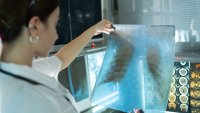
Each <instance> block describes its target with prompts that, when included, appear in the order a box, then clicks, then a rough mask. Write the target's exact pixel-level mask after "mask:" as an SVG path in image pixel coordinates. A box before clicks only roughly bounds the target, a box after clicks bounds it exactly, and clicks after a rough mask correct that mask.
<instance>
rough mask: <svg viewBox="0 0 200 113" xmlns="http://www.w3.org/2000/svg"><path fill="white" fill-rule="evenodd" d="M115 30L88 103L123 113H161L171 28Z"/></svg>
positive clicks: (172, 47) (166, 85)
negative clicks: (135, 111) (156, 112)
mask: <svg viewBox="0 0 200 113" xmlns="http://www.w3.org/2000/svg"><path fill="white" fill-rule="evenodd" d="M115 27H116V31H115V32H113V33H112V34H111V35H110V36H109V41H108V45H107V50H106V53H105V56H104V60H103V64H102V67H101V69H100V72H99V75H98V77H97V81H96V84H95V88H94V90H93V93H92V97H91V101H92V102H93V103H95V104H98V105H102V106H106V107H109V108H113V109H116V110H120V111H124V112H129V111H132V110H133V109H134V108H142V109H144V110H159V111H164V110H165V109H166V106H167V101H168V95H169V89H170V82H171V77H172V70H173V63H174V56H175V52H174V51H175V41H174V32H175V28H174V26H144V25H115Z"/></svg>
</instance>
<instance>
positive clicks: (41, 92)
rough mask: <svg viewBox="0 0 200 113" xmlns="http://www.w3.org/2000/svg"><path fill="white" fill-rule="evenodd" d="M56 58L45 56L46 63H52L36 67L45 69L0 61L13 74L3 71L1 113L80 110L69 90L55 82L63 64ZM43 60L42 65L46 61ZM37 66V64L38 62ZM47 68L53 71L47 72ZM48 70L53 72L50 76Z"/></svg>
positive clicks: (62, 112) (1, 77)
mask: <svg viewBox="0 0 200 113" xmlns="http://www.w3.org/2000/svg"><path fill="white" fill-rule="evenodd" d="M56 59H57V60H58V58H56V57H50V58H47V59H43V60H44V62H46V61H47V62H49V63H46V67H45V65H41V64H40V63H39V64H40V66H38V67H37V70H40V69H41V70H40V71H42V72H39V71H37V70H36V69H32V68H30V67H28V66H25V65H16V64H12V63H0V68H1V69H2V70H3V71H5V72H9V73H11V74H13V75H10V74H7V73H5V72H2V71H0V113H77V112H79V111H78V110H77V108H76V103H75V100H74V99H73V97H72V96H71V94H70V93H69V91H68V90H66V89H65V88H63V87H62V86H61V85H60V84H59V83H58V82H56V81H55V78H54V76H56V75H55V73H58V72H59V69H60V67H61V63H59V60H58V61H56ZM45 60H46V61H45ZM41 61H42V60H41ZM54 61H55V62H54ZM39 62H40V61H39ZM44 62H43V63H42V64H45V63H44ZM51 63H53V64H54V65H52V64H51ZM48 64H50V65H52V66H54V68H52V66H50V65H48ZM34 65H35V66H36V65H37V63H36V64H34ZM57 66H58V67H57ZM39 67H40V68H39ZM48 69H50V70H49V71H47V70H48ZM44 70H45V71H44ZM53 70H54V71H53ZM57 71H58V72H57ZM46 72H48V73H46ZM45 73H46V74H45ZM49 73H51V74H52V73H54V74H52V75H50V76H51V77H49V76H47V74H49ZM52 76H53V77H52ZM17 77H18V78H17ZM19 78H20V79H19ZM21 78H26V79H29V80H33V81H35V82H36V83H39V84H33V83H31V82H30V81H26V80H23V79H21ZM66 98H67V99H66Z"/></svg>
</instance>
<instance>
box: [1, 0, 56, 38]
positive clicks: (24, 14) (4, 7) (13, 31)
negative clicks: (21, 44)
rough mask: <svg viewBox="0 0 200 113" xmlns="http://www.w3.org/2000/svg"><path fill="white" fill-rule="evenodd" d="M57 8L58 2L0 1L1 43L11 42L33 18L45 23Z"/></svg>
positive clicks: (45, 0)
mask: <svg viewBox="0 0 200 113" xmlns="http://www.w3.org/2000/svg"><path fill="white" fill-rule="evenodd" d="M57 7H58V0H0V35H1V38H2V41H3V42H13V41H14V40H15V39H16V38H17V36H19V35H20V33H21V31H22V28H23V27H24V26H28V22H29V20H30V19H31V17H33V16H38V17H39V18H40V20H41V21H42V22H46V20H47V18H48V17H49V15H50V14H51V13H52V12H53V11H54V10H55V9H56V8H57Z"/></svg>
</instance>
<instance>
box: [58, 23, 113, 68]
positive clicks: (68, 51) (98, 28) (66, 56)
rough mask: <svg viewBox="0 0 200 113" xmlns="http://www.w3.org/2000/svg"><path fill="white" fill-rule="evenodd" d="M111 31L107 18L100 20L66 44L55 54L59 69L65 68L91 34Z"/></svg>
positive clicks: (85, 43) (110, 24)
mask: <svg viewBox="0 0 200 113" xmlns="http://www.w3.org/2000/svg"><path fill="white" fill-rule="evenodd" d="M112 31H114V28H113V27H112V23H111V22H110V21H108V20H102V21H100V22H99V23H97V24H95V25H94V26H92V27H90V28H89V29H87V30H86V31H85V32H83V33H82V34H81V35H80V36H78V37H77V38H75V39H74V40H72V41H71V42H70V43H68V44H66V45H65V46H64V47H63V48H62V49H60V50H59V51H58V52H57V53H56V54H55V56H57V57H58V58H60V60H61V62H62V67H61V70H62V69H64V68H66V67H67V66H68V65H69V64H70V63H71V62H72V61H73V60H74V59H75V58H76V57H77V55H78V54H79V53H80V52H81V50H82V49H83V48H84V47H85V46H86V45H87V43H88V42H89V41H90V39H91V38H92V37H93V36H95V35H97V34H100V33H106V34H109V33H110V32H112Z"/></svg>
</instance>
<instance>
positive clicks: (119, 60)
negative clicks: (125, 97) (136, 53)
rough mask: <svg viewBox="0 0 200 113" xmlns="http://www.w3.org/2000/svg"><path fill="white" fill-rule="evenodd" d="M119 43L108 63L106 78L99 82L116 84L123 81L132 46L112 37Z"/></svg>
mask: <svg viewBox="0 0 200 113" xmlns="http://www.w3.org/2000/svg"><path fill="white" fill-rule="evenodd" d="M114 38H116V39H117V40H119V41H120V46H118V48H117V51H118V52H115V55H114V58H113V59H112V61H111V62H110V66H111V67H110V70H109V71H108V72H107V76H106V78H105V79H104V80H103V81H102V82H101V84H102V83H107V82H118V81H120V80H121V79H123V76H124V75H125V74H124V73H125V72H126V70H127V65H128V64H129V61H130V59H131V57H132V52H133V49H134V47H133V45H132V44H131V43H130V42H128V41H127V40H122V39H121V38H118V37H114Z"/></svg>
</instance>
